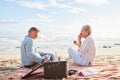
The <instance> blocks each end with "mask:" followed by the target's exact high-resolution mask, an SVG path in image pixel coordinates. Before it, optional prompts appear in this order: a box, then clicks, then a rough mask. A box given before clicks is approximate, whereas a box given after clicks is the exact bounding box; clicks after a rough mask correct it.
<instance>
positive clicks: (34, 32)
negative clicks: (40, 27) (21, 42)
mask: <svg viewBox="0 0 120 80" xmlns="http://www.w3.org/2000/svg"><path fill="white" fill-rule="evenodd" d="M38 33H39V32H38V31H32V32H31V37H32V38H33V39H36V38H37V37H38Z"/></svg>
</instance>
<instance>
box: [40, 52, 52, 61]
mask: <svg viewBox="0 0 120 80" xmlns="http://www.w3.org/2000/svg"><path fill="white" fill-rule="evenodd" d="M39 54H40V55H41V56H42V58H43V59H50V60H51V61H54V55H53V54H51V53H44V52H39Z"/></svg>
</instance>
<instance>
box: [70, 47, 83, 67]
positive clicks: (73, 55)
mask: <svg viewBox="0 0 120 80" xmlns="http://www.w3.org/2000/svg"><path fill="white" fill-rule="evenodd" d="M68 53H69V55H70V57H71V58H72V59H73V61H74V62H75V63H76V64H78V65H80V59H81V58H80V53H78V52H77V51H74V50H73V49H72V48H68Z"/></svg>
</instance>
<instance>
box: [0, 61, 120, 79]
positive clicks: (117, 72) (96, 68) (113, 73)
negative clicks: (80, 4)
mask: <svg viewBox="0 0 120 80" xmlns="http://www.w3.org/2000/svg"><path fill="white" fill-rule="evenodd" d="M68 68H69V70H71V69H72V70H77V72H76V73H75V74H73V75H68V77H67V78H64V80H79V79H83V80H84V79H97V80H99V79H100V80H120V65H116V64H110V63H94V64H93V65H92V66H89V67H84V66H78V65H76V64H68ZM27 71H29V69H28V68H20V69H19V70H17V71H16V72H14V73H13V74H10V75H8V76H3V77H1V79H0V80H9V79H15V80H17V79H18V80H30V79H31V80H34V79H35V80H40V79H43V75H44V69H43V68H39V69H38V70H36V71H35V72H33V73H32V74H31V76H29V77H28V78H26V79H21V77H22V75H24V74H25V73H26V72H27Z"/></svg>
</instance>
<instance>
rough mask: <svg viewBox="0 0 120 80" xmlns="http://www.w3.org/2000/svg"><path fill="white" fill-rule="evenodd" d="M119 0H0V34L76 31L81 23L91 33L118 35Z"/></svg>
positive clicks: (108, 35)
mask: <svg viewBox="0 0 120 80" xmlns="http://www.w3.org/2000/svg"><path fill="white" fill-rule="evenodd" d="M119 8H120V0H0V34H9V35H13V34H14V35H17V34H25V33H26V32H27V30H28V29H29V28H30V27H31V26H37V27H38V28H40V30H41V31H42V33H43V34H48V35H52V34H58V35H77V34H78V33H79V31H80V29H81V26H82V25H84V24H89V25H91V26H92V35H93V36H94V37H98V38H99V37H117V38H119V37H120V33H119V30H120V29H119V27H120V9H119Z"/></svg>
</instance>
